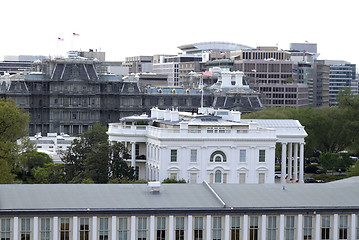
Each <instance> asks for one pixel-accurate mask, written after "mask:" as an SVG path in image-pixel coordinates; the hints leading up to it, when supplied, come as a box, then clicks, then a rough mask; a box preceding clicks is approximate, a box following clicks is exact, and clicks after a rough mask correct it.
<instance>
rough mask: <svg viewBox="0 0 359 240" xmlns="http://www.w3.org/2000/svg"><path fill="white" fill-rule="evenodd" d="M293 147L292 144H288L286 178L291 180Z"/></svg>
mask: <svg viewBox="0 0 359 240" xmlns="http://www.w3.org/2000/svg"><path fill="white" fill-rule="evenodd" d="M292 150H293V147H292V143H288V178H289V179H292V178H293V151H292Z"/></svg>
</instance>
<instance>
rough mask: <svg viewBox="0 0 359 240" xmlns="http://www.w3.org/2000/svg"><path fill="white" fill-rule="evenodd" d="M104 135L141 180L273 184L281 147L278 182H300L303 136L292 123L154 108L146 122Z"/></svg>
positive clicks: (113, 127)
mask: <svg viewBox="0 0 359 240" xmlns="http://www.w3.org/2000/svg"><path fill="white" fill-rule="evenodd" d="M146 124H148V125H146ZM108 135H109V140H110V141H111V142H122V143H123V144H125V146H126V147H127V148H128V149H129V150H130V152H131V159H129V161H131V166H133V167H136V170H137V174H138V176H139V178H140V179H146V180H157V181H163V180H164V179H166V178H175V179H184V180H186V181H187V182H189V183H202V182H203V181H207V182H209V183H274V173H275V147H276V143H277V142H280V143H281V144H282V150H283V151H282V155H283V159H284V160H282V163H283V164H282V174H281V176H282V182H285V181H289V180H291V181H292V182H303V172H304V168H303V167H304V138H305V137H306V136H307V133H306V132H305V130H304V127H303V126H302V125H301V124H300V123H299V122H298V121H297V120H248V119H246V120H241V113H240V112H237V111H230V110H214V109H212V108H202V109H199V113H188V112H178V111H177V110H168V109H167V110H160V109H158V108H153V109H151V117H148V116H147V115H141V116H131V117H125V118H122V119H121V120H120V122H119V123H111V124H110V125H109V129H108ZM287 156H288V157H287ZM287 158H288V159H289V160H290V161H288V164H287V160H286V159H287ZM293 159H297V161H293ZM298 160H299V162H298ZM286 165H288V175H289V178H288V179H285V176H286V171H287V169H286Z"/></svg>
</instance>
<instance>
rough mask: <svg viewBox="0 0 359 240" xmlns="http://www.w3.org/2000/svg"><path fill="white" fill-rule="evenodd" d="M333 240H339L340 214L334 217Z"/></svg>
mask: <svg viewBox="0 0 359 240" xmlns="http://www.w3.org/2000/svg"><path fill="white" fill-rule="evenodd" d="M332 226H333V238H332V239H333V240H337V239H338V236H339V234H338V214H334V217H333V225H332Z"/></svg>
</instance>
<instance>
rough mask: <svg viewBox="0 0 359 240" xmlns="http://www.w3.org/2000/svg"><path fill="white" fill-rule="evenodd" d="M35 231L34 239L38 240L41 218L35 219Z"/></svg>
mask: <svg viewBox="0 0 359 240" xmlns="http://www.w3.org/2000/svg"><path fill="white" fill-rule="evenodd" d="M33 224H34V225H33V229H34V231H33V232H34V235H33V237H34V239H38V238H39V218H38V217H34V222H33Z"/></svg>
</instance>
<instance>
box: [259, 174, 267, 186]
mask: <svg viewBox="0 0 359 240" xmlns="http://www.w3.org/2000/svg"><path fill="white" fill-rule="evenodd" d="M265 177H266V174H265V173H259V174H258V183H259V184H264V182H265Z"/></svg>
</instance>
